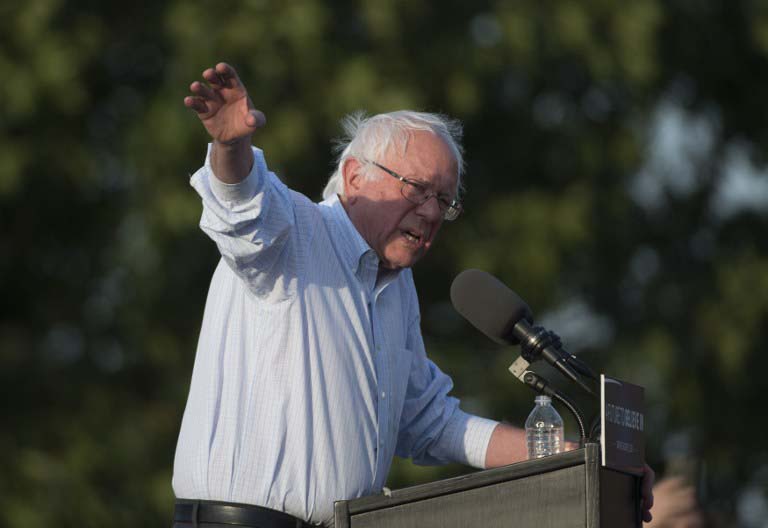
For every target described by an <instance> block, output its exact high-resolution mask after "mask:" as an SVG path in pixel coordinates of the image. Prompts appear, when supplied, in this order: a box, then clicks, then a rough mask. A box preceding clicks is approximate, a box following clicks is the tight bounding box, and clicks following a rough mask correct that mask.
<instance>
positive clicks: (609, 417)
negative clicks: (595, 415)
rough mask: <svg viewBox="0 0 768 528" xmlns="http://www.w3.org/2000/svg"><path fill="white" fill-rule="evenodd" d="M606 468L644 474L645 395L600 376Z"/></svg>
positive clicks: (622, 383) (635, 387)
mask: <svg viewBox="0 0 768 528" xmlns="http://www.w3.org/2000/svg"><path fill="white" fill-rule="evenodd" d="M600 414H601V417H602V433H601V438H600V445H601V447H602V465H603V467H606V468H610V469H615V470H618V471H626V472H630V473H640V472H642V470H643V465H644V460H645V391H644V389H643V388H642V387H639V386H637V385H633V384H631V383H627V382H626V381H620V380H617V379H615V378H609V377H607V376H606V375H605V374H601V375H600Z"/></svg>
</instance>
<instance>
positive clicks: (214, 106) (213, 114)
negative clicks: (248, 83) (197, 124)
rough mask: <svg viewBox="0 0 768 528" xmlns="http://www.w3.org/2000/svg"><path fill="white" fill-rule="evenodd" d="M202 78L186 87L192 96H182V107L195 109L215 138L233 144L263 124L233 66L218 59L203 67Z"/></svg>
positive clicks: (263, 117)
mask: <svg viewBox="0 0 768 528" xmlns="http://www.w3.org/2000/svg"><path fill="white" fill-rule="evenodd" d="M203 79H204V80H205V81H206V82H205V83H202V82H200V81H195V82H193V83H192V84H191V85H190V86H189V90H190V92H192V95H188V96H187V97H185V98H184V106H186V107H187V108H191V109H192V110H194V111H195V112H197V116H198V117H199V118H200V121H201V122H202V123H203V126H205V129H206V130H207V131H208V133H209V134H210V135H211V138H213V140H214V141H216V142H219V143H224V144H231V143H236V142H238V141H239V140H241V139H245V138H250V137H251V136H252V135H253V133H254V132H256V130H257V129H258V128H261V127H262V126H264V125H265V124H266V121H267V120H266V117H265V116H264V114H263V113H262V112H261V111H259V110H256V108H255V107H254V106H253V103H252V102H251V99H250V97H248V92H247V91H246V89H245V85H243V83H242V81H241V80H240V77H238V75H237V72H236V71H235V69H234V68H233V67H232V66H230V65H229V64H227V63H224V62H220V63H218V64H217V65H216V66H215V67H213V68H208V69H207V70H205V71H204V72H203ZM249 141H250V139H249Z"/></svg>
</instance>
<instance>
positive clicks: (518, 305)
mask: <svg viewBox="0 0 768 528" xmlns="http://www.w3.org/2000/svg"><path fill="white" fill-rule="evenodd" d="M451 302H452V303H453V307H454V308H455V309H456V311H457V312H459V313H460V314H461V315H462V316H464V318H465V319H466V320H467V321H469V322H470V323H472V325H473V326H474V327H475V328H477V329H478V330H480V331H481V332H482V333H484V334H485V335H486V336H488V337H489V338H491V339H492V340H493V341H495V342H496V343H499V344H501V345H516V344H520V345H521V348H522V349H523V355H524V357H525V356H529V357H525V359H527V360H529V361H533V360H535V359H538V356H539V355H541V357H543V358H544V359H545V360H546V361H547V363H549V364H550V365H552V366H553V367H555V368H556V369H557V370H559V371H560V373H562V374H563V375H564V376H565V377H567V378H569V379H570V380H572V381H573V382H574V383H576V384H578V385H579V386H580V387H581V388H582V389H584V390H585V391H587V392H588V393H590V394H592V395H595V393H594V391H593V390H592V389H590V388H589V387H588V386H587V385H586V384H585V383H584V382H583V381H582V380H581V378H580V377H579V376H578V374H576V372H575V371H574V370H573V368H571V366H570V365H569V364H568V358H569V357H571V355H570V354H567V356H566V355H565V354H563V352H562V351H561V350H560V346H559V338H557V336H555V335H554V334H553V333H551V332H547V331H546V330H544V329H543V328H541V327H534V326H533V313H532V312H531V309H530V308H529V307H528V305H527V304H526V303H525V301H523V300H522V299H521V298H520V297H519V296H518V295H517V294H516V293H515V292H513V291H512V290H510V289H509V288H508V287H507V286H506V285H505V284H504V283H503V282H501V281H500V280H499V279H497V278H496V277H494V276H493V275H491V274H489V273H486V272H484V271H480V270H476V269H470V270H465V271H462V272H461V273H459V275H458V276H457V277H456V278H455V279H454V280H453V284H451ZM579 370H581V369H579Z"/></svg>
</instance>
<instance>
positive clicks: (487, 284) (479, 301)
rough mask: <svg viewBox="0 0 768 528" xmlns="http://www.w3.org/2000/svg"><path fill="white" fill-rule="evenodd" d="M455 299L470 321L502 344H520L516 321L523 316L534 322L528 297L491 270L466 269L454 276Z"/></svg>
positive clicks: (452, 295) (452, 290) (452, 287)
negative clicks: (512, 288)
mask: <svg viewBox="0 0 768 528" xmlns="http://www.w3.org/2000/svg"><path fill="white" fill-rule="evenodd" d="M451 302H452V303H453V307H454V308H456V311H457V312H459V313H460V314H461V315H463V316H464V318H465V319H466V320H467V321H469V322H470V323H472V325H473V326H474V327H475V328H477V329H478V330H480V331H481V332H482V333H484V334H485V335H487V336H488V337H490V338H491V339H492V340H494V341H495V342H497V343H499V344H513V345H514V344H517V343H518V340H517V339H516V338H515V337H514V335H513V334H512V329H513V328H514V326H515V324H516V323H517V322H518V321H520V320H521V319H526V320H527V321H528V322H533V314H532V313H531V309H530V308H528V305H527V304H525V301H523V300H522V299H521V298H520V297H518V295H517V294H516V293H515V292H513V291H512V290H510V289H509V288H508V287H507V286H506V285H505V284H504V283H503V282H501V281H500V280H499V279H497V278H496V277H494V276H493V275H491V274H490V273H486V272H484V271H480V270H476V269H470V270H465V271H462V272H461V273H459V275H458V276H457V277H456V278H455V279H454V280H453V284H451Z"/></svg>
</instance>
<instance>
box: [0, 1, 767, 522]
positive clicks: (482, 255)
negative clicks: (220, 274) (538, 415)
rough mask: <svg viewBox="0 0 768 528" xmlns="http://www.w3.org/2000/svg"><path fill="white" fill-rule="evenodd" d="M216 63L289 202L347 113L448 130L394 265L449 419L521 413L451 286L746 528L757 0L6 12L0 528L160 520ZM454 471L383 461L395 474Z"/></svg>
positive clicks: (1, 50) (27, 8)
mask: <svg viewBox="0 0 768 528" xmlns="http://www.w3.org/2000/svg"><path fill="white" fill-rule="evenodd" d="M220 60H225V61H227V62H230V63H231V64H233V65H234V66H236V67H237V68H238V71H239V72H240V74H241V77H242V78H243V80H244V81H245V83H246V85H247V86H248V87H249V89H250V92H251V94H252V98H253V100H254V102H255V103H256V105H257V107H259V108H260V109H262V110H263V111H264V112H265V113H266V115H267V116H268V119H269V123H268V126H267V127H266V128H265V129H264V130H263V132H261V133H260V134H259V135H258V136H257V137H256V138H255V142H256V143H257V144H258V145H259V146H260V147H262V148H263V149H264V150H265V151H266V153H267V156H268V160H269V163H270V166H271V167H272V168H273V170H275V171H276V172H278V173H279V174H280V175H281V176H282V177H283V179H284V180H285V181H286V182H287V183H288V184H289V185H291V186H292V187H294V188H295V189H297V190H299V191H301V192H304V193H305V194H307V195H308V196H310V197H312V198H318V197H319V194H320V190H321V189H322V186H323V184H324V181H325V179H326V178H327V175H328V174H329V172H330V170H331V167H332V163H333V162H332V156H331V140H332V138H334V137H336V136H337V135H339V134H340V129H339V126H338V120H339V119H340V118H341V117H342V116H343V115H344V114H346V113H349V112H351V111H354V110H357V109H361V108H362V109H366V110H368V111H369V112H378V111H387V110H393V109H399V108H413V109H421V110H430V111H442V112H445V113H448V114H451V115H453V116H455V117H458V118H460V119H462V120H463V121H464V123H465V125H466V130H465V132H466V134H465V135H466V141H465V146H466V152H467V161H468V167H469V172H468V179H467V186H468V194H467V196H466V211H467V212H466V215H465V216H464V217H463V218H462V220H461V221H460V222H458V223H456V224H453V225H448V226H446V227H445V229H444V232H443V234H442V238H441V241H440V243H439V244H438V245H437V246H436V247H435V249H434V250H433V254H431V255H430V256H429V257H428V258H427V259H426V260H425V261H424V262H423V263H422V264H420V265H419V266H418V267H417V268H416V269H415V273H416V276H417V284H418V285H419V288H420V295H421V302H422V312H423V331H424V335H425V340H426V341H427V345H428V349H429V350H430V353H431V355H432V356H433V357H434V358H435V359H436V360H437V362H438V363H439V364H440V365H441V366H442V367H443V369H444V370H446V371H448V372H449V373H451V374H452V375H453V377H454V379H455V384H456V389H455V392H456V394H457V395H459V396H461V397H462V398H463V401H464V406H465V407H466V408H467V409H469V410H471V411H474V412H478V413H482V414H486V415H489V416H493V417H497V418H507V419H509V420H511V421H513V422H517V423H521V422H522V421H523V420H524V419H525V416H526V414H527V413H528V410H529V408H530V406H531V401H532V395H531V394H529V393H528V392H526V390H525V389H524V388H523V387H522V386H520V385H519V384H518V383H517V382H516V381H515V380H514V379H512V377H511V376H509V374H508V373H507V372H506V367H507V365H508V364H509V363H510V362H511V361H512V359H513V358H514V351H510V350H506V349H500V348H498V347H496V346H495V345H493V344H491V343H490V342H489V341H487V340H486V339H485V338H483V337H482V336H480V335H479V334H478V333H477V332H476V331H474V330H473V329H471V328H469V326H468V325H467V324H466V323H465V322H463V321H462V320H461V319H460V317H459V316H458V315H457V314H456V313H455V312H453V310H452V308H451V307H450V304H449V302H448V289H449V286H450V283H451V280H452V278H453V277H454V276H455V275H456V274H457V273H458V272H459V271H460V270H461V269H464V268H467V267H475V268H482V269H485V270H487V271H489V272H491V273H494V274H496V275H497V276H499V277H500V278H501V279H502V280H504V281H505V282H506V283H508V284H509V285H510V286H511V287H513V288H514V289H515V290H516V291H518V293H520V294H521V295H522V296H523V297H524V298H525V299H526V300H527V301H528V302H529V304H530V305H531V306H532V307H533V308H534V309H535V311H536V313H537V315H540V316H542V317H543V319H542V320H544V321H550V322H552V323H553V326H552V328H553V329H554V330H555V331H558V332H559V333H560V334H561V335H562V336H563V337H564V339H565V340H566V342H567V343H568V345H569V346H570V347H571V348H572V349H573V350H577V351H579V353H580V354H581V355H582V357H584V358H585V359H586V360H587V361H588V362H589V363H590V364H592V365H593V366H594V367H595V368H597V369H599V370H601V371H604V372H606V373H609V374H612V375H615V376H617V377H621V378H624V379H627V380H628V381H632V382H635V383H637V384H640V385H644V386H645V387H646V388H647V393H646V397H647V401H648V405H649V412H648V415H649V416H648V425H649V428H650V430H649V447H648V459H649V461H650V462H651V463H652V465H653V466H654V467H656V468H657V470H658V472H659V473H663V472H664V471H670V472H673V471H685V472H687V476H688V477H689V478H691V479H693V481H694V482H695V483H696V484H697V485H698V487H699V493H700V496H701V499H702V502H703V504H704V505H705V507H706V509H707V511H708V515H709V519H710V522H711V523H712V525H713V526H764V524H759V522H760V515H761V513H760V512H763V513H765V512H766V511H768V510H766V508H768V506H766V503H765V497H766V488H767V487H768V455H767V454H766V453H767V451H766V449H765V447H764V444H765V438H766V433H767V432H768V425H767V423H766V420H765V419H764V416H765V409H766V408H768V405H766V404H767V403H768V402H766V397H765V391H764V390H763V386H764V385H765V383H764V381H763V377H764V373H765V372H766V370H768V369H767V368H766V367H768V356H766V354H764V353H762V352H761V348H762V347H761V345H762V343H764V342H765V341H766V338H767V337H768V335H767V334H768V278H767V277H768V274H767V273H766V270H768V248H767V247H766V246H767V245H768V236H766V235H768V230H767V229H766V227H767V224H768V169H766V161H767V160H766V157H765V152H766V147H768V128H766V126H765V116H766V115H768V102H767V101H766V97H765V94H766V93H768V4H766V2H763V1H760V0H739V1H732V2H729V1H726V0H704V1H700V2H691V1H687V0H675V1H673V0H667V1H661V0H627V1H625V2H610V1H605V0H589V1H587V0H583V1H580V2H575V1H572V0H547V1H502V0H497V1H477V2H461V1H455V0H447V1H443V2H426V1H416V2H414V1H406V0H386V1H385V0H358V1H354V2H353V1H342V0H338V1H320V0H293V1H290V2H271V1H267V0H248V1H242V2H213V1H201V2H193V3H190V2H183V1H181V0H165V1H158V2H120V1H118V2H113V3H104V2H95V1H88V0H81V1H67V0H27V1H26V2H21V1H20V0H10V1H6V2H4V3H3V4H2V6H0V71H2V72H3V81H2V82H1V83H0V100H2V102H3V104H2V108H0V139H1V140H0V256H1V257H2V258H0V376H1V377H2V386H3V387H4V389H5V394H6V396H5V397H4V398H3V401H4V413H3V427H2V428H0V525H3V526H11V527H24V528H36V527H42V526H50V525H58V526H94V527H97V526H98V527H101V526H142V525H163V524H166V525H167V524H168V523H169V519H170V515H171V511H172V501H173V497H172V491H171V487H170V478H171V466H172V460H173V452H174V447H175V441H176V434H177V432H178V427H179V424H180V420H181V413H182V411H183V406H184V403H185V399H186V392H187V390H188V384H189V378H190V374H191V369H192V363H193V356H194V350H195V346H196V340H197V333H198V330H199V324H200V321H201V317H202V309H203V304H204V299H205V295H206V289H207V285H208V281H209V278H210V275H211V273H212V271H213V268H214V266H215V264H216V261H217V254H216V250H215V247H213V245H212V244H211V243H210V242H209V241H208V240H207V239H206V238H205V237H204V236H203V235H202V233H201V232H199V230H198V228H197V220H198V218H199V213H200V205H199V201H198V198H197V196H196V195H195V193H194V192H193V191H192V190H191V189H190V188H189V186H188V175H189V174H190V173H191V172H193V171H194V170H195V169H196V168H197V167H198V166H199V165H200V164H201V162H202V160H203V156H204V152H205V144H206V137H205V133H204V131H203V129H202V127H201V126H199V124H198V122H197V119H196V118H195V116H194V115H193V114H191V113H190V112H189V111H187V110H186V109H185V108H184V107H183V105H182V103H181V101H182V98H183V97H184V95H185V94H186V91H187V87H188V85H189V83H190V82H192V81H193V80H196V79H198V78H199V74H200V72H201V71H202V70H203V69H205V68H206V67H209V66H210V65H212V64H214V63H215V62H217V61H220ZM557 325H560V326H557ZM760 409H763V411H761V410H760ZM571 430H573V429H571ZM681 461H682V462H681ZM681 468H683V469H681ZM460 471H466V469H465V468H457V467H448V468H417V467H415V466H413V465H411V464H410V463H408V462H398V463H397V464H396V465H395V467H394V469H393V473H392V477H391V484H392V485H393V486H403V485H408V484H412V483H415V482H421V481H425V480H432V479H436V478H442V477H445V476H448V475H452V474H456V473H457V472H460ZM745 497H747V498H749V500H747V499H746V498H745ZM750 501H751V502H750ZM761 508H763V509H762V510H761ZM754 519H758V520H757V521H754ZM750 523H752V524H750Z"/></svg>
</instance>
